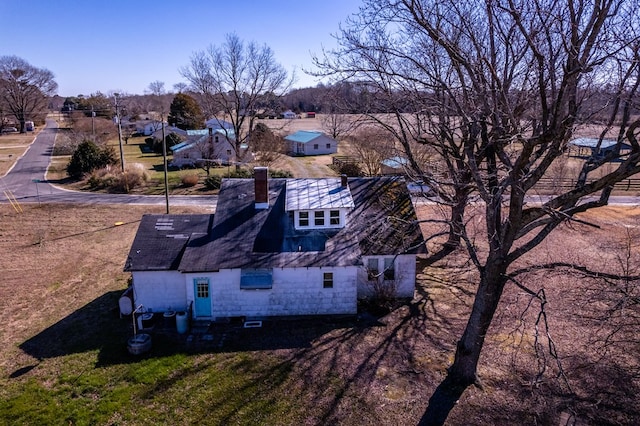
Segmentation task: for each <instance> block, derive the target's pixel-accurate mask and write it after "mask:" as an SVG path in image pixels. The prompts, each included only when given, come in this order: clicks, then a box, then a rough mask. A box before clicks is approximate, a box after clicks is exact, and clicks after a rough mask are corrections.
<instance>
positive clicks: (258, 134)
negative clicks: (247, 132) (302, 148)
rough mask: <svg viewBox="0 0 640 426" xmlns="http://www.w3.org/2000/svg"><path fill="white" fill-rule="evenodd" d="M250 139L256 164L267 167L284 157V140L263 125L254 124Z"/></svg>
mask: <svg viewBox="0 0 640 426" xmlns="http://www.w3.org/2000/svg"><path fill="white" fill-rule="evenodd" d="M251 139H252V140H253V152H254V161H255V163H256V164H259V165H261V166H266V167H269V166H271V165H273V163H275V162H276V161H278V159H280V158H282V157H283V156H284V155H285V151H286V149H285V143H284V139H283V138H282V137H281V136H279V135H277V134H275V133H274V132H273V131H272V130H271V129H270V128H269V127H268V126H267V125H266V124H264V123H258V124H256V126H255V128H254V130H253V133H252V135H251Z"/></svg>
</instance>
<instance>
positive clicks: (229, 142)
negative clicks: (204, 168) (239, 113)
mask: <svg viewBox="0 0 640 426" xmlns="http://www.w3.org/2000/svg"><path fill="white" fill-rule="evenodd" d="M234 135H235V134H234V132H233V130H226V129H220V128H217V129H213V128H211V127H210V128H208V129H202V130H187V140H186V141H184V142H182V143H179V144H177V145H174V146H172V147H171V148H170V150H171V153H172V154H173V159H172V160H171V163H170V166H171V167H177V168H184V167H196V166H200V165H201V164H202V163H203V161H212V162H215V163H218V164H231V163H234V162H235V161H236V155H235V147H234V144H235V138H234Z"/></svg>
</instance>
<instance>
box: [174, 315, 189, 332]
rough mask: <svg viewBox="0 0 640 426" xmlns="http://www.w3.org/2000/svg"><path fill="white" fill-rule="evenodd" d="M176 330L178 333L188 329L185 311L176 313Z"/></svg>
mask: <svg viewBox="0 0 640 426" xmlns="http://www.w3.org/2000/svg"><path fill="white" fill-rule="evenodd" d="M176 330H177V331H178V333H179V334H184V333H186V332H187V331H188V330H189V317H188V316H187V313H186V312H178V313H177V314H176Z"/></svg>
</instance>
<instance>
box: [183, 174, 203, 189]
mask: <svg viewBox="0 0 640 426" xmlns="http://www.w3.org/2000/svg"><path fill="white" fill-rule="evenodd" d="M198 180H199V176H198V175H197V174H195V173H189V174H188V175H182V186H186V187H191V186H196V185H197V184H198Z"/></svg>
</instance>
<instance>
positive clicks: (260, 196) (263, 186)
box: [253, 167, 269, 210]
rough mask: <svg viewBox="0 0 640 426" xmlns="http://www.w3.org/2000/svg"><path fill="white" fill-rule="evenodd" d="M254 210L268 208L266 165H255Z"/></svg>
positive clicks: (267, 171) (267, 172)
mask: <svg viewBox="0 0 640 426" xmlns="http://www.w3.org/2000/svg"><path fill="white" fill-rule="evenodd" d="M253 174H254V177H255V193H256V204H255V206H256V210H263V209H268V208H269V169H268V168H267V167H255V168H254V169H253Z"/></svg>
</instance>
